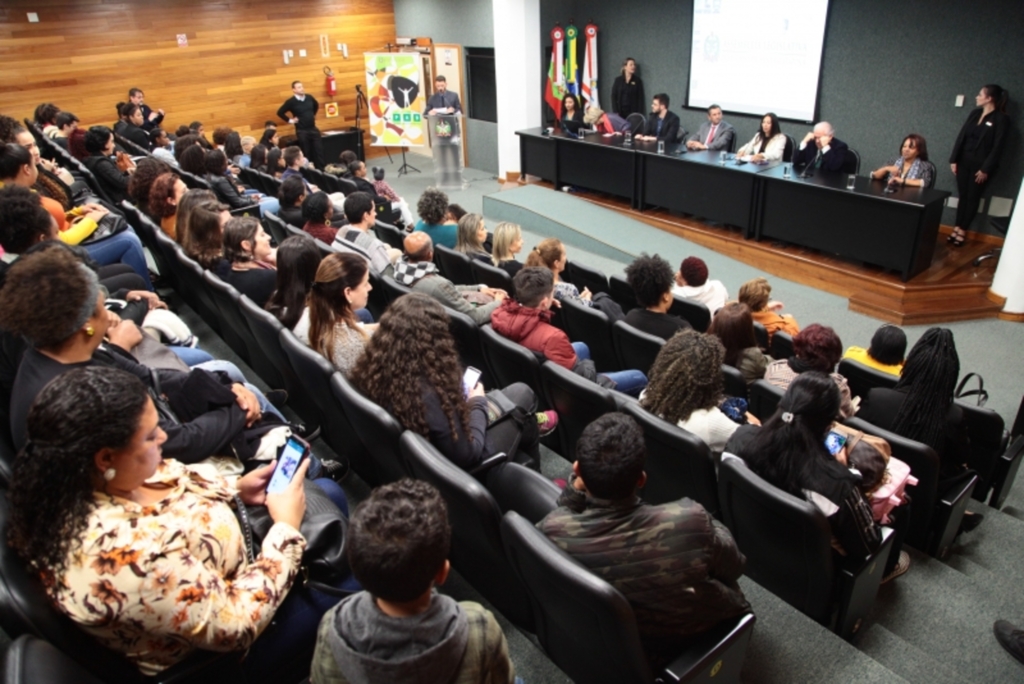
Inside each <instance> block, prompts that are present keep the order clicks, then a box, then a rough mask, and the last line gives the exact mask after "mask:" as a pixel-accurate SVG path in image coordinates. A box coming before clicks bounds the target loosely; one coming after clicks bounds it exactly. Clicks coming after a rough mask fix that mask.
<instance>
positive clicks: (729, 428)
mask: <svg viewBox="0 0 1024 684" xmlns="http://www.w3.org/2000/svg"><path fill="white" fill-rule="evenodd" d="M724 356H725V349H724V348H723V347H722V343H721V342H719V341H718V338H717V337H715V336H714V335H710V334H703V333H698V332H696V331H695V330H685V331H683V332H680V333H678V334H677V335H676V336H675V337H673V338H671V339H670V340H669V341H668V342H666V343H665V346H664V347H662V348H661V351H660V352H658V357H657V358H656V359H655V360H654V364H653V365H652V366H651V370H650V371H648V376H649V377H650V382H649V384H648V385H647V389H646V390H644V392H643V394H641V395H640V405H641V406H643V407H644V408H645V409H647V410H648V411H650V412H651V413H653V414H654V415H656V416H658V417H659V418H661V419H663V420H666V421H668V422H669V423H675V424H677V425H678V426H679V427H681V428H683V429H684V430H686V431H688V432H692V433H693V434H695V435H697V436H698V437H700V438H701V439H702V440H704V443H705V444H707V445H708V447H709V448H710V449H711V450H712V451H714V452H715V453H720V452H721V451H722V449H724V448H725V443H726V442H728V441H729V438H730V437H732V434H733V433H734V432H736V429H737V428H738V427H739V426H740V424H739V423H737V422H736V421H734V420H733V419H732V418H730V417H729V416H728V415H726V414H725V413H723V412H722V410H721V409H720V408H719V404H720V403H721V402H722V400H723V399H724V398H725V397H724V392H723V378H722V360H723V358H724ZM746 419H747V420H748V421H750V422H752V423H755V424H756V423H757V419H756V418H754V417H753V416H751V415H750V414H747V415H746Z"/></svg>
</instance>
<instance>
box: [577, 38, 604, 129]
mask: <svg viewBox="0 0 1024 684" xmlns="http://www.w3.org/2000/svg"><path fill="white" fill-rule="evenodd" d="M583 32H584V34H585V35H586V40H587V43H586V52H585V53H584V55H583V78H582V79H581V83H580V88H581V91H582V94H583V103H582V104H583V109H586V108H587V105H591V104H593V105H599V104H600V100H599V99H598V97H597V26H595V25H594V24H587V27H586V28H585V29H583Z"/></svg>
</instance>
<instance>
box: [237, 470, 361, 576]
mask: <svg viewBox="0 0 1024 684" xmlns="http://www.w3.org/2000/svg"><path fill="white" fill-rule="evenodd" d="M303 489H304V490H305V492H306V512H305V513H303V515H302V523H301V524H300V525H299V532H300V533H302V536H303V537H305V539H306V550H305V551H303V552H302V574H303V577H304V578H305V579H306V584H307V585H312V586H313V587H314V588H316V589H318V590H321V591H324V592H327V593H331V594H335V595H347V594H348V592H342V591H340V590H339V589H337V588H335V587H334V586H332V585H333V584H335V583H337V582H338V581H340V580H342V579H344V578H346V577H348V576H349V575H351V574H352V573H351V570H350V569H349V565H348V557H347V555H346V553H345V543H346V539H347V537H348V520H347V519H346V518H345V515H344V514H343V513H342V512H341V510H340V509H339V508H338V507H337V506H335V505H334V502H333V501H331V500H330V498H329V497H328V496H327V494H326V493H325V492H324V490H322V489H320V488H319V487H317V486H316V485H315V484H314V483H312V482H310V481H309V480H305V481H303ZM234 499H235V517H237V518H238V524H239V526H240V527H241V528H242V539H243V543H244V545H245V553H246V557H247V558H248V560H249V562H250V563H252V562H254V561H255V560H256V556H258V555H259V554H260V550H261V548H262V546H263V540H264V539H266V537H267V534H268V533H269V532H270V528H271V527H273V526H274V520H273V518H271V517H270V512H269V511H268V510H267V507H266V506H249V505H247V504H246V503H245V502H243V501H242V499H241V497H239V496H238V495H237V494H236V495H235V497H234Z"/></svg>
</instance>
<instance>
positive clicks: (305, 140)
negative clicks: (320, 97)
mask: <svg viewBox="0 0 1024 684" xmlns="http://www.w3.org/2000/svg"><path fill="white" fill-rule="evenodd" d="M319 110H320V103H319V102H317V101H316V98H315V97H313V96H312V95H306V92H305V90H303V88H302V81H293V82H292V96H291V97H289V98H288V99H287V100H285V101H284V104H283V105H281V108H280V109H278V110H277V115H278V116H279V117H281V119H282V120H284V121H287V122H288V123H290V124H295V135H296V136H298V138H299V147H301V148H302V153H303V154H305V155H306V158H307V159H309V161H310V162H311V163H312V164H313V166H315V167H316V168H318V169H320V170H321V171H322V170H323V168H324V147H323V142H322V141H321V139H320V129H319V128H317V127H316V113H317V112H318V111H319Z"/></svg>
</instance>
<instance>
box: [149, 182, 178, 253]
mask: <svg viewBox="0 0 1024 684" xmlns="http://www.w3.org/2000/svg"><path fill="white" fill-rule="evenodd" d="M187 192H188V186H187V185H185V181H183V180H181V178H180V177H179V176H178V174H176V173H162V174H160V175H159V176H157V177H156V179H155V180H154V181H153V184H152V185H150V186H149V197H148V200H147V204H146V206H148V207H149V213H150V214H151V215H152V216H154V217H155V218H156V219H157V220H159V221H160V229H161V230H163V231H164V233H165V234H166V235H167V237H169V238H171V239H172V240H175V239H176V235H177V223H178V207H179V206H181V201H182V199H183V198H184V197H185V193H187Z"/></svg>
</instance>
